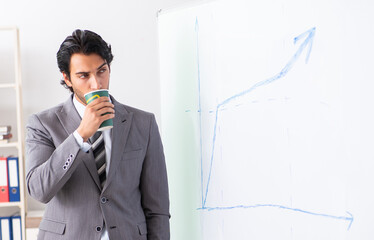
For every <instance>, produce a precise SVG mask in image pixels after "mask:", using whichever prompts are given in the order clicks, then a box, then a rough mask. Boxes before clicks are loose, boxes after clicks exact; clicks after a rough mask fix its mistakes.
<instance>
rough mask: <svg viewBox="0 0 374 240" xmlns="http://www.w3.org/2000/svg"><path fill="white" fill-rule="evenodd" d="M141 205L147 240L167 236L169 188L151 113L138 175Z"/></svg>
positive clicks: (161, 147)
mask: <svg viewBox="0 0 374 240" xmlns="http://www.w3.org/2000/svg"><path fill="white" fill-rule="evenodd" d="M140 188H141V194H142V207H143V210H144V213H145V216H146V221H147V232H148V235H147V239H148V240H168V239H170V226H169V218H170V213H169V190H168V180H167V173H166V164H165V157H164V151H163V146H162V142H161V137H160V133H159V130H158V126H157V123H156V120H155V117H154V115H152V118H151V122H150V133H149V142H148V148H147V152H146V155H145V160H144V163H143V170H142V176H141V183H140Z"/></svg>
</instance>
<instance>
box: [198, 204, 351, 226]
mask: <svg viewBox="0 0 374 240" xmlns="http://www.w3.org/2000/svg"><path fill="white" fill-rule="evenodd" d="M263 207H271V208H279V209H283V210H288V211H294V212H300V213H304V214H309V215H314V216H320V217H326V218H332V219H336V220H344V221H348V222H349V225H348V228H347V230H349V229H350V228H351V225H352V223H353V220H354V217H353V215H352V214H351V213H349V212H346V213H347V215H348V216H333V215H329V214H324V213H315V212H310V211H305V210H302V209H298V208H290V207H287V206H282V205H276V204H256V205H249V206H245V205H238V206H233V207H204V208H199V209H198V210H207V211H213V210H218V211H223V210H231V209H238V208H239V209H240V208H241V209H249V208H263Z"/></svg>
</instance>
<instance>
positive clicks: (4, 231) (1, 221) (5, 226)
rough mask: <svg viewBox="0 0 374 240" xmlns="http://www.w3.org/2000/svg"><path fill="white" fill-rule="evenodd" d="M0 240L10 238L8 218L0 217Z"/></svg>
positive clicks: (8, 239) (9, 239)
mask: <svg viewBox="0 0 374 240" xmlns="http://www.w3.org/2000/svg"><path fill="white" fill-rule="evenodd" d="M0 232H1V240H11V230H10V218H9V217H0Z"/></svg>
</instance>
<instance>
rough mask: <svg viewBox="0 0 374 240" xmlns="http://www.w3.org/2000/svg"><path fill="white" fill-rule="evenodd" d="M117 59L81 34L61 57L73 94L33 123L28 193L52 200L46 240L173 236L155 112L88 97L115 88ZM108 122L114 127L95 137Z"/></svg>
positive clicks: (95, 38) (43, 231) (42, 234)
mask: <svg viewBox="0 0 374 240" xmlns="http://www.w3.org/2000/svg"><path fill="white" fill-rule="evenodd" d="M112 59H113V55H112V53H111V48H110V45H108V44H107V43H106V42H105V41H104V40H103V39H102V38H101V37H100V36H99V35H97V34H96V33H93V32H91V31H81V30H76V31H74V32H73V34H72V36H69V37H67V38H66V39H65V40H64V42H63V43H62V44H61V46H60V49H59V51H58V53H57V61H58V66H59V68H60V71H61V72H62V75H63V78H64V80H63V81H62V84H63V85H65V86H66V87H67V88H69V89H70V90H71V91H72V94H71V96H70V97H69V99H68V100H67V101H66V102H64V103H62V104H60V105H58V106H56V107H54V108H51V109H48V110H46V111H43V112H41V113H38V114H35V115H32V116H31V117H30V119H29V121H28V124H27V130H28V131H27V138H26V149H27V155H26V157H27V163H28V164H27V176H26V183H27V190H28V192H29V194H30V195H31V196H32V197H33V198H35V199H37V200H38V201H40V202H43V203H47V206H46V209H45V213H44V217H43V220H42V222H41V224H40V226H39V229H40V230H39V235H38V239H39V240H40V239H50V240H56V239H69V240H71V239H82V240H93V239H97V240H109V239H110V240H116V239H118V240H132V239H143V240H145V239H148V240H152V239H157V240H163V239H170V229H169V218H170V215H169V196H168V184H167V176H166V167H165V159H164V154H163V148H162V143H161V139H160V134H159V131H158V127H157V124H156V121H155V118H154V115H153V114H150V113H146V112H143V111H141V110H138V109H135V108H132V107H128V106H125V105H122V104H121V103H119V102H117V101H116V100H115V99H114V98H113V97H112V96H110V98H108V97H101V98H97V99H95V100H94V101H93V102H91V103H90V104H88V105H87V104H86V102H85V98H84V94H86V93H88V92H90V91H94V90H98V89H108V88H109V78H110V63H111V61H112ZM104 113H107V114H104ZM107 119H113V128H112V129H109V130H106V131H103V132H102V134H101V136H100V137H99V138H98V140H96V139H93V136H94V135H97V134H96V132H97V130H98V128H99V126H100V124H101V123H102V122H103V121H104V120H107ZM99 135H100V134H99ZM98 160H100V161H98ZM98 162H100V164H99V163H98ZM100 169H101V170H100ZM103 169H105V171H102V170H103ZM100 171H101V172H100ZM99 175H100V177H99ZM102 176H103V177H102Z"/></svg>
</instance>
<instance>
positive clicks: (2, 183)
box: [0, 157, 9, 202]
mask: <svg viewBox="0 0 374 240" xmlns="http://www.w3.org/2000/svg"><path fill="white" fill-rule="evenodd" d="M0 202H9V189H8V167H7V158H5V157H0Z"/></svg>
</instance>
